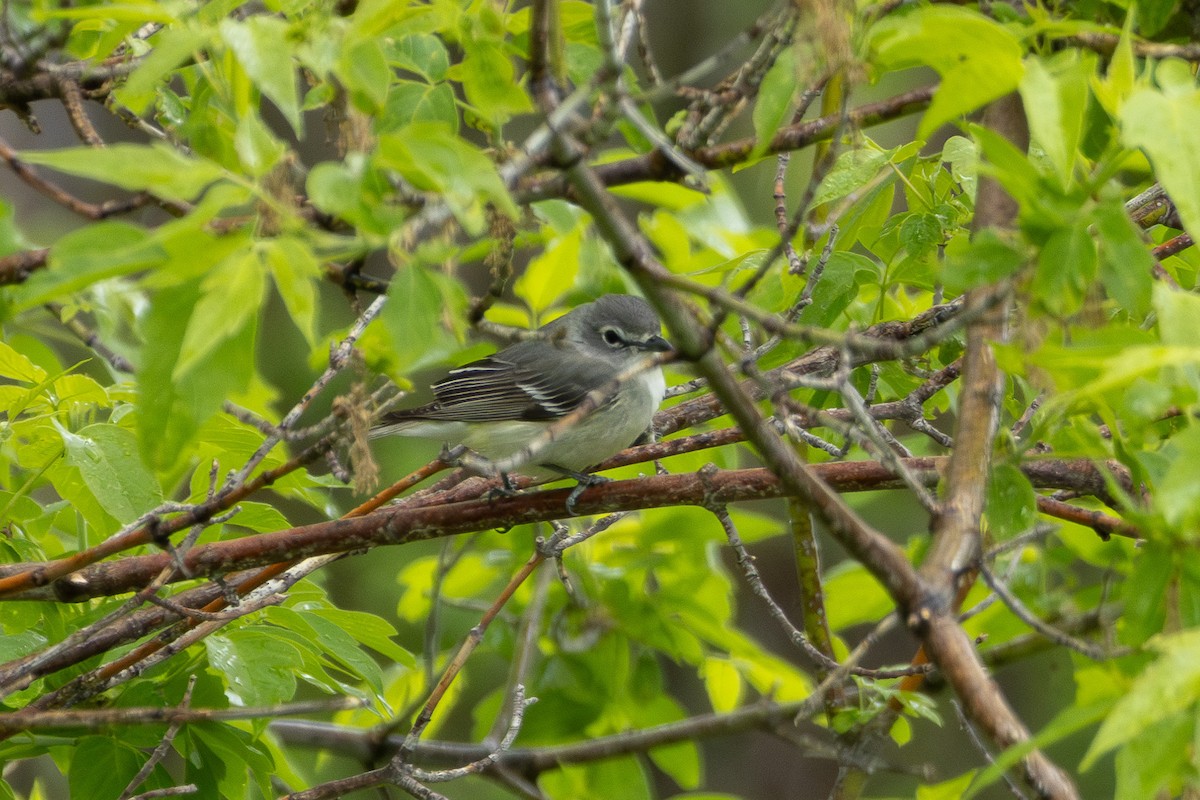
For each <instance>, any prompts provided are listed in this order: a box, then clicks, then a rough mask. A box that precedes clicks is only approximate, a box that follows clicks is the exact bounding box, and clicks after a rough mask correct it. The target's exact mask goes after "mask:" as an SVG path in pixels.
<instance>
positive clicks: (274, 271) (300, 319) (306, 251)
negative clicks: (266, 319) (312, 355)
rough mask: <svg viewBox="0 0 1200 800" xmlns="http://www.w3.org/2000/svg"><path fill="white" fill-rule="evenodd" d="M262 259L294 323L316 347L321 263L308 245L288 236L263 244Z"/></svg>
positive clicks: (311, 344)
mask: <svg viewBox="0 0 1200 800" xmlns="http://www.w3.org/2000/svg"><path fill="white" fill-rule="evenodd" d="M262 256H263V259H264V261H265V262H266V265H267V267H268V268H269V269H270V270H271V277H272V278H273V279H274V280H275V288H276V290H278V292H279V296H280V297H282V298H283V304H284V305H285V306H287V310H288V314H290V315H291V317H292V323H293V324H295V326H296V327H297V328H298V329H299V330H300V333H302V334H303V335H304V341H306V342H308V346H309V347H316V344H317V290H316V283H317V281H319V280H320V279H321V275H322V272H321V263H320V262H319V261H318V260H317V257H316V256H315V255H314V254H313V252H312V248H310V247H309V246H308V245H307V244H306V243H305V242H302V241H300V240H299V239H295V238H293V237H289V236H285V237H281V238H278V239H271V240H269V241H266V242H263V243H262Z"/></svg>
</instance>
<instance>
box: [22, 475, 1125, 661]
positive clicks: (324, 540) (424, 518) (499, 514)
mask: <svg viewBox="0 0 1200 800" xmlns="http://www.w3.org/2000/svg"><path fill="white" fill-rule="evenodd" d="M901 463H902V464H903V465H904V467H905V468H906V469H908V470H909V471H910V472H911V473H912V474H913V475H915V476H917V477H918V478H919V479H920V480H921V481H922V482H923V483H924V484H925V485H927V486H936V485H937V483H938V481H939V480H940V479H941V477H942V472H943V470H945V468H946V464H947V459H946V458H945V457H937V458H912V459H903V460H902V461H901ZM808 470H809V471H810V472H811V473H812V475H813V476H814V477H815V478H816V479H818V480H821V481H822V482H823V483H825V484H826V485H827V486H829V487H830V488H831V489H833V490H836V491H838V492H863V491H879V490H887V489H899V488H902V487H903V482H902V481H901V480H900V479H898V478H897V477H896V476H895V475H894V474H892V473H891V472H890V471H889V470H888V469H887V468H886V467H885V466H883V465H881V464H880V463H878V462H875V461H846V462H837V463H828V464H816V465H812V466H811V467H809V468H808ZM1023 470H1024V471H1025V474H1026V475H1027V476H1028V477H1029V479H1030V481H1031V482H1032V483H1033V485H1034V486H1036V487H1037V488H1039V489H1047V490H1050V489H1054V490H1057V489H1069V490H1072V491H1077V492H1081V493H1084V494H1092V495H1101V496H1102V495H1103V493H1104V492H1105V475H1104V473H1103V472H1101V470H1100V469H1098V468H1097V467H1096V466H1095V465H1094V464H1092V463H1091V462H1090V461H1085V460H1071V459H1046V460H1041V461H1033V462H1029V463H1028V464H1026V465H1024V466H1023ZM1118 477H1119V478H1123V479H1124V482H1126V483H1127V482H1128V477H1127V475H1124V474H1122V473H1118ZM475 491H476V492H478V491H479V489H478V487H477V488H476V490H475ZM569 493H570V490H569V489H553V490H549V491H542V492H533V493H528V494H519V495H516V496H514V497H500V498H495V499H486V498H480V497H476V498H474V499H470V500H461V501H457V502H450V503H428V504H425V505H419V506H416V507H408V506H403V505H401V506H396V507H394V508H389V509H384V510H382V511H377V512H375V513H372V514H368V515H367V516H363V517H357V518H353V519H342V520H334V521H331V522H321V523H317V524H314V525H305V526H301V527H297V528H291V529H288V530H282V531H275V532H272V533H263V534H258V535H256V536H247V537H245V538H243V539H234V540H231V541H225V542H213V543H210V544H205V545H199V546H197V547H193V548H191V549H190V550H188V551H187V552H186V553H183V554H179V558H180V560H181V563H182V565H183V566H184V568H185V569H186V570H187V575H180V574H178V573H177V574H176V575H175V576H174V580H184V579H187V578H201V577H208V576H212V575H223V574H228V573H231V572H238V571H242V570H247V569H253V568H255V567H262V566H265V565H269V564H275V563H277V562H286V561H291V560H294V559H300V558H307V557H310V556H315V555H322V554H328V553H345V552H351V551H355V550H362V549H369V548H372V547H377V546H380V545H388V544H406V543H409V542H414V541H423V540H426V539H436V538H441V537H444V536H453V535H456V534H460V533H468V532H471V531H479V530H490V529H495V528H509V527H514V526H516V525H525V524H529V523H533V522H545V521H548V520H554V519H561V518H563V517H564V516H565V503H566V498H567V495H568V494H569ZM790 493H791V492H789V490H788V488H787V487H786V486H785V485H784V483H783V482H781V481H780V480H779V479H778V478H777V477H775V476H774V475H773V474H772V473H771V472H770V471H769V470H765V469H744V470H734V471H726V470H716V471H701V472H692V473H680V474H675V475H655V476H650V477H644V478H635V479H633V480H624V481H613V482H611V483H605V484H600V485H597V486H594V487H592V488H589V489H588V490H587V491H585V492H584V493H583V494H582V495H581V496H580V498H579V500H578V502H577V503H576V511H577V513H578V514H579V515H580V516H592V515H596V514H606V513H612V512H615V511H629V510H635V509H646V508H663V507H668V506H678V505H696V506H704V507H712V506H713V505H724V504H728V503H739V502H748V501H754V500H766V499H771V498H777V497H783V496H785V495H788V494H790ZM1064 505H1065V504H1064ZM1087 514H1088V516H1086V517H1084V516H1080V517H1077V518H1076V519H1077V521H1079V522H1081V523H1082V524H1087V525H1091V526H1097V525H1099V526H1102V527H1103V528H1104V530H1105V532H1106V533H1116V534H1118V535H1127V534H1128V533H1129V531H1130V528H1129V526H1127V525H1125V524H1124V523H1122V522H1121V521H1120V520H1116V519H1114V518H1112V517H1107V516H1105V515H1103V514H1099V515H1097V514H1094V513H1093V512H1090V511H1089V512H1087ZM172 563H173V562H172V557H171V555H169V554H167V553H155V554H151V555H142V556H129V557H126V558H123V559H120V560H117V561H113V562H108V563H103V564H93V565H91V566H88V567H85V568H82V569H80V570H78V571H76V572H74V573H72V574H70V575H69V576H67V577H66V578H64V579H62V580H57V581H54V582H52V583H51V584H49V585H47V586H43V587H41V588H37V589H32V590H26V591H24V592H21V593H19V594H15V595H13V597H12V599H38V600H46V599H55V600H60V601H67V602H72V601H79V600H86V599H89V598H93V597H101V596H107V595H113V594H119V593H122V592H128V591H133V590H135V589H137V588H139V587H141V586H143V585H145V584H146V583H148V582H149V581H150V580H153V578H154V577H155V576H156V575H157V574H158V573H159V572H160V571H162V570H163V569H166V568H168V567H171V566H172ZM31 568H32V565H28V564H17V565H7V566H5V567H3V568H2V569H3V570H4V571H6V572H12V571H16V572H17V573H18V575H23V574H27V573H28V571H29V570H30V569H31ZM0 680H2V679H0Z"/></svg>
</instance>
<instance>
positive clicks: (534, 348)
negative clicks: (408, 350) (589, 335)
mask: <svg viewBox="0 0 1200 800" xmlns="http://www.w3.org/2000/svg"><path fill="white" fill-rule="evenodd" d="M548 363H553V364H554V365H555V366H554V369H553V370H552V371H549V372H548V371H547V370H546V365H547V364H548ZM613 372H614V370H613V367H612V365H610V364H608V362H605V361H602V360H600V359H596V358H590V357H587V356H584V355H581V354H576V353H572V354H571V355H570V357H567V356H566V354H564V352H563V351H562V350H561V349H560V346H559V345H557V344H554V343H551V342H545V341H541V340H530V341H526V342H521V343H520V344H516V345H513V346H512V347H509V348H507V349H506V350H504V351H502V352H500V353H497V354H495V355H493V356H489V357H487V358H483V359H480V360H479V361H472V362H471V363H469V364H465V365H463V366H461V367H459V368H458V369H454V370H451V371H450V374H448V375H447V376H446V377H445V379H443V380H441V381H439V382H438V383H436V384H434V386H433V393H434V397H435V398H436V399H435V400H434V402H432V403H430V404H429V405H426V406H422V407H420V408H414V409H411V410H408V411H396V412H393V413H392V414H389V415H388V416H387V417H386V418H385V421H386V422H397V421H401V420H406V419H426V420H445V421H453V422H494V421H499V420H553V419H557V418H559V417H562V416H565V415H566V414H568V413H570V412H571V410H572V409H574V408H575V407H576V406H578V405H579V404H580V403H581V402H582V401H583V399H584V398H585V397H586V396H587V394H588V393H589V392H591V391H592V390H593V389H596V388H598V387H600V386H603V385H604V384H605V383H607V382H608V380H609V379H610V378H611V377H612V375H613Z"/></svg>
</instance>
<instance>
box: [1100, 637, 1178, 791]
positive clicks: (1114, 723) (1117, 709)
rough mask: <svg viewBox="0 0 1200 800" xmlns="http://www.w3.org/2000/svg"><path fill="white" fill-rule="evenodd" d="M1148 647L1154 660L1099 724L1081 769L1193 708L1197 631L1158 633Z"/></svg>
mask: <svg viewBox="0 0 1200 800" xmlns="http://www.w3.org/2000/svg"><path fill="white" fill-rule="evenodd" d="M1149 645H1150V647H1151V648H1152V649H1154V650H1155V651H1157V652H1158V654H1159V655H1158V657H1157V658H1156V659H1155V660H1154V661H1152V662H1151V663H1150V664H1149V665H1148V666H1146V667H1145V668H1144V669H1143V670H1142V671H1141V673H1140V674H1139V675H1138V676H1137V678H1135V679H1134V682H1133V685H1132V686H1131V687H1130V688H1129V690H1128V691H1127V692H1126V693H1125V695H1124V696H1123V697H1121V699H1119V700H1118V701H1117V704H1116V705H1115V706H1113V709H1112V711H1111V712H1110V713H1109V715H1108V716H1107V717H1106V718H1105V720H1104V722H1103V723H1102V724H1101V725H1100V730H1099V731H1097V732H1096V738H1095V739H1093V740H1092V744H1091V746H1090V747H1089V748H1088V751H1087V753H1086V754H1085V755H1084V757H1083V762H1082V763H1081V764H1080V767H1081V768H1082V769H1085V770H1086V769H1088V768H1089V767H1091V766H1092V765H1093V764H1094V763H1095V762H1096V759H1097V758H1099V757H1100V756H1101V755H1103V754H1104V753H1107V752H1108V751H1109V750H1112V749H1113V748H1115V747H1119V746H1120V745H1122V744H1125V743H1126V742H1128V741H1130V740H1131V739H1133V738H1134V737H1135V736H1137V735H1138V734H1140V733H1141V732H1142V731H1145V730H1146V729H1148V728H1149V727H1150V726H1152V725H1155V724H1157V723H1158V722H1159V721H1161V720H1163V719H1165V718H1167V717H1169V716H1172V715H1173V714H1175V713H1176V712H1179V711H1183V710H1185V709H1191V708H1193V707H1194V706H1195V704H1196V701H1197V700H1198V699H1200V630H1185V631H1180V632H1177V633H1170V634H1161V635H1160V636H1158V637H1156V638H1154V639H1151V640H1150V642H1149Z"/></svg>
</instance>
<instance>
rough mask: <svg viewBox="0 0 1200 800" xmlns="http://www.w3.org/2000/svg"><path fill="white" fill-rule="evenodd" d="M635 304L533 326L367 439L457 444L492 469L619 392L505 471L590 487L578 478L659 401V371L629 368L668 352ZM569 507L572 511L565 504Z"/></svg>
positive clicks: (614, 301) (605, 306)
mask: <svg viewBox="0 0 1200 800" xmlns="http://www.w3.org/2000/svg"><path fill="white" fill-rule="evenodd" d="M660 331H661V323H660V322H659V319H658V315H657V314H655V313H654V309H652V308H651V307H650V305H649V303H647V302H646V301H645V300H642V299H641V298H640V297H634V296H632V295H624V294H610V295H605V296H604V297H601V298H600V299H598V300H596V301H594V302H591V303H587V304H585V305H582V306H579V307H578V308H576V309H574V310H572V311H570V312H569V313H567V314H565V315H563V316H562V317H559V318H558V319H556V320H554V321H553V322H550V323H547V324H546V325H543V326H542V327H541V328H539V329H538V331H537V336H536V337H535V338H532V339H527V340H525V341H522V342H518V343H517V344H514V345H512V346H510V347H506V348H505V349H503V350H501V351H499V352H498V353H496V354H494V355H491V356H488V357H487V358H483V359H480V360H479V361H472V362H471V363H469V364H466V365H464V366H461V367H458V368H457V369H454V370H451V371H450V373H449V374H448V375H447V376H446V377H445V378H444V379H443V380H441V381H439V382H438V383H436V384H434V386H433V393H434V397H435V398H436V399H435V400H434V401H433V402H432V403H429V404H428V405H424V406H421V407H419V408H413V409H408V410H400V411H394V412H391V413H390V414H387V415H386V416H384V418H383V419H382V420H381V422H380V424H379V425H378V427H376V428H375V429H374V430H372V432H371V436H372V438H375V437H377V436H387V435H392V434H398V435H402V436H417V437H422V438H427V439H435V440H439V441H442V442H445V443H447V444H449V445H457V444H464V445H466V446H467V447H469V448H470V449H472V450H474V451H475V452H477V453H479V454H480V455H482V456H484V457H485V458H487V459H488V460H489V461H492V462H500V461H503V460H505V459H508V458H510V457H512V456H518V459H519V458H520V456H519V455H518V454H521V453H522V451H523V450H525V449H526V448H527V447H529V445H530V444H531V443H532V442H534V441H535V440H537V438H538V436H539V434H541V433H543V432H544V431H545V430H546V429H547V428H548V427H549V426H550V425H551V424H552V423H554V422H555V421H556V420H559V419H562V418H563V417H564V416H566V415H567V414H569V413H571V411H573V410H574V409H575V408H577V407H578V406H579V405H580V404H581V403H582V402H583V401H584V399H585V398H586V397H587V396H588V394H589V393H590V392H592V391H594V390H597V389H603V388H605V387H606V386H609V385H610V384H614V382H615V381H617V380H618V378H619V377H620V378H621V380H622V382H621V383H620V385H619V387H618V388H616V389H615V392H614V393H612V394H610V395H609V396H608V398H607V399H606V400H605V401H604V402H603V403H601V404H600V405H599V406H598V407H597V408H595V409H594V410H593V411H592V412H591V413H589V414H587V415H586V416H584V417H583V418H582V419H580V420H579V421H578V422H576V423H574V424H571V425H568V426H567V427H566V428H564V429H563V430H561V431H559V432H558V433H557V434H556V435H555V436H554V438H553V440H552V441H549V442H546V443H545V446H544V447H542V448H541V449H538V450H537V452H535V453H534V454H533V455H532V457H531V458H529V460H528V463H521V464H518V465H516V466H515V467H514V471H516V472H520V473H522V474H525V475H529V476H530V477H534V478H542V479H545V478H550V477H556V476H562V475H567V476H571V477H574V478H576V479H578V480H581V485H580V487H578V490H577V492H575V493H573V496H572V500H574V495H575V494H577V493H578V492H580V491H582V489H583V488H585V486H586V485H587V484H590V483H592V482H595V481H594V479H591V480H589V477H590V476H585V475H583V474H582V473H583V472H584V470H586V469H587V468H588V467H590V466H593V465H595V464H598V463H599V462H601V461H603V460H604V459H606V458H608V457H609V456H611V455H613V454H614V453H617V452H619V451H621V450H623V449H625V448H626V447H628V446H629V445H631V444H633V442H634V441H635V440H636V439H637V438H638V437H639V436H641V435H642V433H644V432H645V431H646V430H647V428H649V427H650V422H651V419H652V418H653V416H654V412H655V411H656V410H657V409H658V405H659V403H660V402H661V401H662V399H663V394H664V392H665V391H666V383H665V382H664V380H663V374H662V369H661V368H660V367H659V366H658V365H649V364H648V365H647V367H646V368H645V369H643V370H640V371H639V370H638V369H637V368H638V366H639V364H641V363H643V362H648V361H649V358H648V355H649V354H652V353H662V352H666V351H668V350H670V349H671V345H670V344H669V343H668V342H667V340H666V339H664V338H663V337H662V335H661V333H660ZM569 505H573V503H571V504H569Z"/></svg>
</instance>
